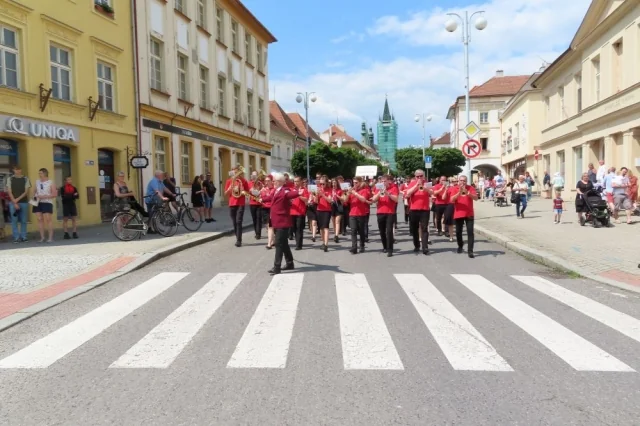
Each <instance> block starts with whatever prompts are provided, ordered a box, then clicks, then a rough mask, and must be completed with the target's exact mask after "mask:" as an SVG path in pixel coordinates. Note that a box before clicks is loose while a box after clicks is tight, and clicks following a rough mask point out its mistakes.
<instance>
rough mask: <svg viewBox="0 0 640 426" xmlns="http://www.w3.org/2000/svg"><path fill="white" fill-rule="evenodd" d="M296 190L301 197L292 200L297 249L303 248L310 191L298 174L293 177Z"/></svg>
mask: <svg viewBox="0 0 640 426" xmlns="http://www.w3.org/2000/svg"><path fill="white" fill-rule="evenodd" d="M293 184H294V190H295V191H298V194H299V197H297V198H294V199H293V200H292V201H291V219H292V222H293V226H292V229H293V235H294V236H295V239H296V250H302V237H303V235H304V217H305V215H306V214H307V200H308V199H309V191H307V188H305V186H304V183H303V182H302V178H301V177H299V176H296V177H295V178H294V179H293Z"/></svg>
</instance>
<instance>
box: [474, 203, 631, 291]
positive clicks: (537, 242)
mask: <svg viewBox="0 0 640 426" xmlns="http://www.w3.org/2000/svg"><path fill="white" fill-rule="evenodd" d="M565 209H566V210H565V212H564V214H563V215H562V221H561V223H560V224H558V225H556V224H554V223H553V211H552V205H551V200H544V199H539V198H533V199H532V200H531V201H530V202H529V206H528V207H527V210H526V213H525V219H518V218H516V213H515V206H509V207H495V206H494V205H493V203H490V202H478V203H476V223H477V224H478V225H479V226H482V227H484V228H485V229H487V230H489V231H493V232H496V233H498V234H501V235H503V236H505V237H508V238H511V239H513V240H515V241H518V242H520V243H522V244H524V245H527V246H529V247H532V248H534V249H538V250H542V251H546V252H549V253H551V254H553V255H556V256H559V257H561V258H562V259H565V260H566V261H567V262H570V263H573V264H574V265H577V266H578V267H579V268H583V269H584V271H585V272H589V273H591V274H594V275H599V276H602V277H604V278H609V279H612V280H617V281H621V282H624V283H626V284H631V285H638V286H640V269H639V268H638V264H639V263H640V255H639V254H638V236H639V235H640V218H639V217H637V216H632V221H633V223H632V224H631V225H627V224H626V223H625V222H626V216H624V217H622V216H621V218H622V219H621V222H622V223H621V224H615V223H613V221H612V226H611V227H610V228H598V229H595V228H593V227H592V226H590V225H586V226H580V224H579V222H578V216H577V214H576V213H575V209H574V206H573V203H565ZM634 236H635V237H634Z"/></svg>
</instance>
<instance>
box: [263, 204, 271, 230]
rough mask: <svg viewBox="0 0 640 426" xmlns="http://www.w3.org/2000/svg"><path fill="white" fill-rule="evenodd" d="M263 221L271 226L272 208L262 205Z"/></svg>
mask: <svg viewBox="0 0 640 426" xmlns="http://www.w3.org/2000/svg"><path fill="white" fill-rule="evenodd" d="M262 223H266V224H267V226H268V227H269V228H271V208H269V207H262Z"/></svg>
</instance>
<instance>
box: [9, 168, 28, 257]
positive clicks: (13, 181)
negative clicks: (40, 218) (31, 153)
mask: <svg viewBox="0 0 640 426" xmlns="http://www.w3.org/2000/svg"><path fill="white" fill-rule="evenodd" d="M30 188H31V182H30V181H29V178H28V177H26V176H23V174H22V168H21V167H20V166H18V165H15V166H13V176H11V177H10V178H9V180H8V181H7V185H6V191H7V193H8V194H9V201H10V204H9V214H10V215H11V232H12V234H13V242H14V244H16V243H19V242H23V243H26V242H27V212H28V209H29V189H30ZM18 224H20V227H19V228H18Z"/></svg>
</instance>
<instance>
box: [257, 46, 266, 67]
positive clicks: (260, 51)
mask: <svg viewBox="0 0 640 426" xmlns="http://www.w3.org/2000/svg"><path fill="white" fill-rule="evenodd" d="M256 61H257V62H258V71H260V72H263V71H264V67H263V65H264V64H263V63H262V45H261V44H260V43H257V44H256Z"/></svg>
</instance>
